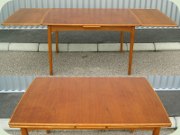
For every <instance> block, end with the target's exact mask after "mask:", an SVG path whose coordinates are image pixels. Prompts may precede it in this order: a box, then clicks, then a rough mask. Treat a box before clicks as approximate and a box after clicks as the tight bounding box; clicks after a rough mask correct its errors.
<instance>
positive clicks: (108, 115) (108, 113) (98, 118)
mask: <svg viewBox="0 0 180 135" xmlns="http://www.w3.org/2000/svg"><path fill="white" fill-rule="evenodd" d="M9 125H10V127H14V128H30V129H48V130H49V129H141V128H142V129H143V128H145V129H146V128H148V129H150V128H151V129H152V130H153V129H154V135H158V130H159V128H160V127H166V126H170V125H171V122H170V120H169V118H168V115H167V113H166V111H165V109H164V107H163V105H162V103H161V101H160V99H159V97H158V96H157V94H156V93H155V92H154V90H153V89H152V87H151V86H150V84H149V83H148V82H147V81H146V79H145V78H131V77H126V78H121V77H118V78H88V77H85V78H75V77H74V78H58V77H46V78H45V77H44V78H43V77H42V78H36V79H35V80H34V81H33V82H32V84H31V85H30V87H29V88H28V90H27V91H26V93H25V94H24V95H23V97H22V99H21V100H20V102H19V104H18V106H17V107H16V109H15V111H14V113H13V115H12V117H11V119H10V122H9ZM23 131H24V130H23ZM24 132H25V131H24Z"/></svg>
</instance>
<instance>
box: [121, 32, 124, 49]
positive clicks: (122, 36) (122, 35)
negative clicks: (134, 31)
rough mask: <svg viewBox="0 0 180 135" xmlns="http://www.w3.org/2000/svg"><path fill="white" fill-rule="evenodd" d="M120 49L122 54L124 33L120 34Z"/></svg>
mask: <svg viewBox="0 0 180 135" xmlns="http://www.w3.org/2000/svg"><path fill="white" fill-rule="evenodd" d="M120 39H121V47H120V51H121V52H123V43H124V32H121V38H120Z"/></svg>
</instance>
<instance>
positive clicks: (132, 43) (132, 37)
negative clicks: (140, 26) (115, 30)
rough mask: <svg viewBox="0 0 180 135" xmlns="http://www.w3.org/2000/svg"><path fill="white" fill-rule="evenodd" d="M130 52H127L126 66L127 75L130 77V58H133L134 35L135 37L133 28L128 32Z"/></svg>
mask: <svg viewBox="0 0 180 135" xmlns="http://www.w3.org/2000/svg"><path fill="white" fill-rule="evenodd" d="M130 35H131V37H130V50H129V66H128V75H131V68H132V58H133V47H134V35H135V27H133V28H132V30H131V32H130Z"/></svg>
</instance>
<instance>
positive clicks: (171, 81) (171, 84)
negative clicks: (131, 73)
mask: <svg viewBox="0 0 180 135" xmlns="http://www.w3.org/2000/svg"><path fill="white" fill-rule="evenodd" d="M34 78H35V76H1V77H0V93H9V92H24V91H25V90H26V89H27V88H28V86H29V85H30V83H31V82H32V81H33V79H34ZM147 80H148V81H149V83H150V84H151V85H152V87H153V88H154V90H156V91H166V90H168V91H172V90H173V91H174V90H180V76H148V77H147Z"/></svg>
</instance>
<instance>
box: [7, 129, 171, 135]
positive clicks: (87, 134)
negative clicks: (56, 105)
mask: <svg viewBox="0 0 180 135" xmlns="http://www.w3.org/2000/svg"><path fill="white" fill-rule="evenodd" d="M173 131H174V129H162V130H161V132H160V135H169V134H170V133H173ZM7 132H8V133H10V134H12V135H20V132H19V131H11V130H8V131H7ZM29 135H152V131H150V130H144V131H140V130H137V131H135V132H131V131H128V130H93V131H90V130H83V131H80V130H75V131H74V130H55V131H51V133H50V134H47V133H46V132H45V131H30V132H29Z"/></svg>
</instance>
